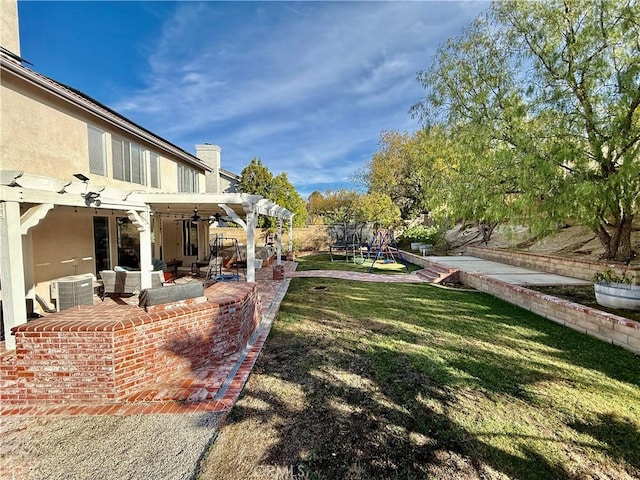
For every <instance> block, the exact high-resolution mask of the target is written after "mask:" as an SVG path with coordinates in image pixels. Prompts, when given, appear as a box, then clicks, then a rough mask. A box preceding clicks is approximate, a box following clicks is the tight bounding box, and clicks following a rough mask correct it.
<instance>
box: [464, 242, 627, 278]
mask: <svg viewBox="0 0 640 480" xmlns="http://www.w3.org/2000/svg"><path fill="white" fill-rule="evenodd" d="M466 253H467V254H468V255H472V256H474V257H478V258H482V259H484V260H493V261H494V262H501V263H506V264H508V265H515V266H518V267H525V268H531V269H533V270H539V271H542V272H547V273H556V274H558V275H565V276H567V277H573V278H579V279H581V280H588V281H591V280H592V279H593V276H594V274H596V273H597V272H602V271H604V270H608V269H611V270H614V271H616V272H618V273H619V274H622V273H623V272H625V271H627V272H629V273H631V274H635V275H638V274H640V268H638V267H628V266H626V265H621V264H620V263H603V262H593V261H589V260H582V259H579V258H565V257H557V256H554V255H544V254H541V253H533V252H523V251H522V250H512V249H508V248H495V247H479V246H475V245H474V246H471V245H470V246H467V252H466Z"/></svg>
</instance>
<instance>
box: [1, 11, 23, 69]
mask: <svg viewBox="0 0 640 480" xmlns="http://www.w3.org/2000/svg"><path fill="white" fill-rule="evenodd" d="M0 46H1V47H2V56H3V57H5V58H10V59H12V60H13V61H16V59H15V58H14V57H20V30H19V27H18V1H17V0H0ZM7 50H8V51H9V52H11V53H12V54H13V55H14V57H12V56H11V55H6V54H5V51H7Z"/></svg>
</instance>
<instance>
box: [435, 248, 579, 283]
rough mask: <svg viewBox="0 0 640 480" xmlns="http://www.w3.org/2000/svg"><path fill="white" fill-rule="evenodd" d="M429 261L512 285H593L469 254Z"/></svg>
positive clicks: (436, 258)
mask: <svg viewBox="0 0 640 480" xmlns="http://www.w3.org/2000/svg"><path fill="white" fill-rule="evenodd" d="M426 259H427V260H428V261H429V262H432V263H436V264H438V265H442V266H445V267H449V268H456V269H458V270H463V271H465V272H470V273H479V274H482V275H486V276H488V277H491V278H495V279H496V280H500V281H502V282H505V283H510V284H512V285H524V286H526V285H539V286H543V285H591V282H589V281H587V280H580V279H578V278H572V277H565V276H563V275H556V274H554V273H545V272H541V271H539V270H532V269H530V268H523V267H515V266H513V265H507V264H505V263H499V262H493V261H491V260H483V259H481V258H478V257H472V256H469V255H460V256H457V257H426Z"/></svg>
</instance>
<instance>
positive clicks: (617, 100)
mask: <svg viewBox="0 0 640 480" xmlns="http://www.w3.org/2000/svg"><path fill="white" fill-rule="evenodd" d="M639 19H640V3H639V2H637V1H634V0H600V1H592V0H565V1H563V2H560V1H547V2H494V3H493V4H492V6H491V8H490V9H489V10H488V11H487V12H486V13H485V14H484V15H482V16H480V17H479V18H478V19H477V20H476V21H475V22H474V23H473V24H472V25H471V26H470V27H469V28H468V29H467V30H466V31H465V33H464V35H462V36H461V37H458V38H454V39H450V40H449V41H448V42H447V43H446V44H444V45H443V46H442V47H441V48H440V49H439V51H438V53H437V55H436V58H435V61H434V63H433V64H432V66H431V67H430V68H429V69H428V70H426V71H424V72H421V73H420V74H419V80H420V81H421V82H422V84H423V86H424V87H425V89H426V90H427V95H426V97H425V98H424V99H423V100H422V101H421V102H419V103H418V104H416V105H415V106H414V108H413V113H414V114H415V115H417V116H419V117H421V118H422V120H423V121H424V122H425V124H426V125H436V124H444V125H446V127H447V129H448V130H449V131H451V132H455V135H456V139H457V141H459V142H460V146H461V148H466V151H467V152H472V153H473V154H474V155H475V156H476V158H477V159H478V162H479V164H480V165H482V166H483V170H484V171H485V172H486V173H487V175H488V177H489V178H490V179H491V180H490V183H491V184H493V185H502V186H504V189H503V190H502V191H499V192H498V193H499V194H498V195H488V196H487V204H486V206H485V208H486V209H487V210H488V211H490V210H501V211H502V212H503V213H508V214H509V216H510V217H511V218H512V219H515V220H518V221H522V220H524V221H527V222H528V223H529V225H531V227H532V228H533V229H534V231H537V232H540V233H544V232H547V231H551V230H553V229H554V228H555V227H556V226H557V225H558V224H559V223H560V222H562V221H564V220H565V219H568V218H573V219H574V220H577V221H580V222H582V223H584V224H586V225H589V226H590V227H591V228H592V229H593V231H594V232H595V234H596V235H597V237H598V239H599V240H600V242H601V243H602V245H603V246H604V248H605V258H607V259H617V260H621V261H629V260H630V259H631V258H632V257H633V252H632V249H631V239H630V237H631V235H630V234H631V222H632V220H633V218H634V216H635V215H637V212H638V207H639V200H638V196H639V195H640V158H639V157H640V155H639V154H640V119H639V116H640V113H639V105H640V53H639V52H640V20H639ZM471 186H472V187H473V185H471ZM474 195H477V193H476V194H474ZM498 202H499V203H501V204H502V206H498ZM505 206H506V209H505ZM507 210H508V211H507Z"/></svg>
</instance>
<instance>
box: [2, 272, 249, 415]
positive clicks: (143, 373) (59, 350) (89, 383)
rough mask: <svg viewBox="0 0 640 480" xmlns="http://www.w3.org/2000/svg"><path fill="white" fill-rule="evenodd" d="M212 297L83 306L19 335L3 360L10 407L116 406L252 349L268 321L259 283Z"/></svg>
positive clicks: (222, 288)
mask: <svg viewBox="0 0 640 480" xmlns="http://www.w3.org/2000/svg"><path fill="white" fill-rule="evenodd" d="M205 296H206V299H205V298H202V299H200V300H196V299H192V300H191V301H185V302H183V303H182V304H181V305H176V306H174V308H166V307H167V306H162V305H158V306H156V307H157V308H156V307H152V308H150V309H149V311H148V312H145V311H144V310H142V309H140V308H138V307H133V306H129V305H110V306H105V305H96V306H89V307H75V308H72V309H68V310H65V311H63V312H60V313H56V314H52V315H49V316H47V317H45V318H42V319H38V320H34V321H32V322H29V323H27V324H25V325H20V326H18V327H15V328H14V329H13V332H14V333H15V336H16V350H15V353H13V352H11V353H9V354H6V355H5V356H3V357H2V359H1V360H2V364H1V365H0V385H2V392H1V393H0V398H1V400H2V402H3V403H21V404H25V403H64V402H69V403H71V402H87V401H102V402H103V401H114V400H118V399H122V398H124V397H126V396H128V395H130V394H132V393H134V392H136V391H137V390H140V389H141V388H144V387H146V386H149V384H152V383H154V382H156V381H158V380H163V379H166V378H168V377H171V376H172V375H180V374H181V373H182V372H185V371H189V370H191V369H196V368H198V367H199V366H201V365H202V364H203V363H205V362H212V361H216V360H220V359H223V358H224V357H226V356H228V355H231V354H234V353H236V352H238V351H239V350H241V349H242V348H244V346H245V345H246V343H247V342H248V340H249V338H250V337H251V335H252V333H253V332H254V331H255V329H256V327H257V326H258V323H259V321H260V317H259V313H258V312H259V306H260V305H259V302H260V300H259V297H258V293H257V290H256V287H255V285H254V284H247V283H233V284H231V283H222V284H216V285H213V286H211V287H209V288H208V289H207V290H206V291H205Z"/></svg>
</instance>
